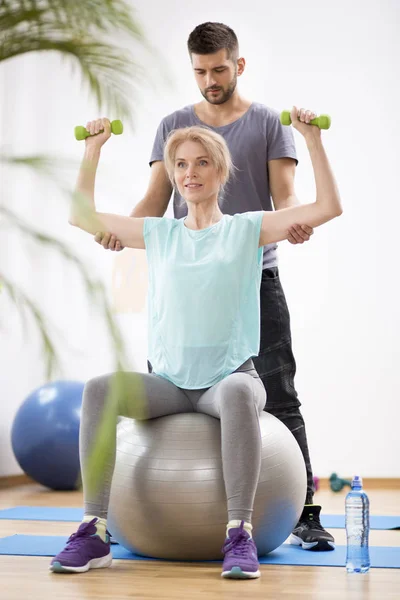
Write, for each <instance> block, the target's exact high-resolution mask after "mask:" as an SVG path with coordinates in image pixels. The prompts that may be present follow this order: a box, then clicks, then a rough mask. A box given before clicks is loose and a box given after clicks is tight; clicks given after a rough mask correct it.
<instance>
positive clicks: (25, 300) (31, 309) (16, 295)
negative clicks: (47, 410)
mask: <svg viewBox="0 0 400 600" xmlns="http://www.w3.org/2000/svg"><path fill="white" fill-rule="evenodd" d="M0 283H1V289H2V290H4V291H5V292H6V293H7V294H8V296H9V298H10V300H11V301H12V302H13V303H14V304H15V305H16V307H17V308H18V313H19V315H20V316H21V317H25V316H26V313H28V315H30V316H31V317H32V318H33V321H34V323H35V325H36V327H37V329H38V331H39V334H40V337H41V340H42V347H43V354H44V357H45V362H46V369H45V370H46V376H47V378H48V379H50V377H51V375H52V373H53V372H54V370H55V369H57V368H59V366H60V365H59V360H58V357H57V352H56V350H55V345H54V343H53V341H52V338H51V336H50V334H49V325H48V323H47V320H46V317H45V316H44V314H43V313H42V311H41V310H40V308H39V307H38V306H37V304H36V303H35V302H33V300H31V299H30V298H29V296H27V295H26V294H25V292H24V291H23V290H22V289H21V288H20V287H18V286H17V285H16V284H15V283H13V282H11V281H10V280H9V279H7V278H6V277H4V276H3V275H2V274H1V273H0Z"/></svg>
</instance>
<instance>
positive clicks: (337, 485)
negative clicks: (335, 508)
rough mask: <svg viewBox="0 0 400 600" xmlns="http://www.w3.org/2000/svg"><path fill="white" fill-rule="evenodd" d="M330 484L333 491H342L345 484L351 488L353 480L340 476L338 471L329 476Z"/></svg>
mask: <svg viewBox="0 0 400 600" xmlns="http://www.w3.org/2000/svg"><path fill="white" fill-rule="evenodd" d="M329 484H330V486H331V490H332V492H340V491H341V490H342V489H343V488H344V487H345V486H348V487H350V488H351V481H349V480H348V479H342V478H341V477H338V476H337V473H332V475H331V476H330V477H329Z"/></svg>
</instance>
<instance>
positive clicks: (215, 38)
mask: <svg viewBox="0 0 400 600" xmlns="http://www.w3.org/2000/svg"><path fill="white" fill-rule="evenodd" d="M187 47H188V50H189V54H190V57H191V56H192V54H214V53H215V52H218V51H219V50H222V49H223V48H225V49H226V50H227V54H228V59H230V60H233V61H234V62H235V61H236V60H237V58H238V55H239V42H238V39H237V37H236V33H235V32H234V31H233V29H231V28H230V27H228V25H224V24H223V23H211V22H207V23H202V24H201V25H197V27H195V29H193V31H192V33H191V34H190V35H189V38H188V42H187Z"/></svg>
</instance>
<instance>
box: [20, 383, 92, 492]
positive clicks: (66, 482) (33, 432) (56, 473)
mask: <svg viewBox="0 0 400 600" xmlns="http://www.w3.org/2000/svg"><path fill="white" fill-rule="evenodd" d="M83 388H84V384H83V383H81V382H79V381H54V382H52V383H47V384H46V385H43V386H41V387H40V388H38V389H36V390H35V391H33V392H32V393H31V394H30V395H29V396H28V397H27V398H26V400H25V401H24V402H23V403H22V405H21V406H20V408H19V409H18V411H17V414H16V415H15V418H14V421H13V425H12V430H11V444H12V448H13V451H14V455H15V458H16V459H17V461H18V463H19V465H20V467H21V469H22V470H23V471H24V472H25V473H26V474H27V475H29V477H31V478H32V479H34V480H35V481H37V482H38V483H41V484H42V485H45V486H46V487H49V488H51V489H53V490H73V489H77V487H79V485H80V464H79V425H80V416H81V405H82V393H83Z"/></svg>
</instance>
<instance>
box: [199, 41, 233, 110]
mask: <svg viewBox="0 0 400 600" xmlns="http://www.w3.org/2000/svg"><path fill="white" fill-rule="evenodd" d="M227 54H228V53H227V51H226V50H225V49H224V48H223V49H222V50H219V51H218V52H215V53H214V54H192V66H193V70H194V75H195V78H196V82H197V85H198V86H199V89H200V92H201V94H202V96H203V97H204V98H205V99H206V100H207V102H209V103H210V104H224V102H226V101H227V100H229V98H230V97H231V96H232V94H233V92H234V91H235V88H236V84H237V76H238V66H237V64H236V63H234V62H233V61H232V60H231V59H229V58H228V56H227ZM240 60H242V59H239V61H240Z"/></svg>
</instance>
